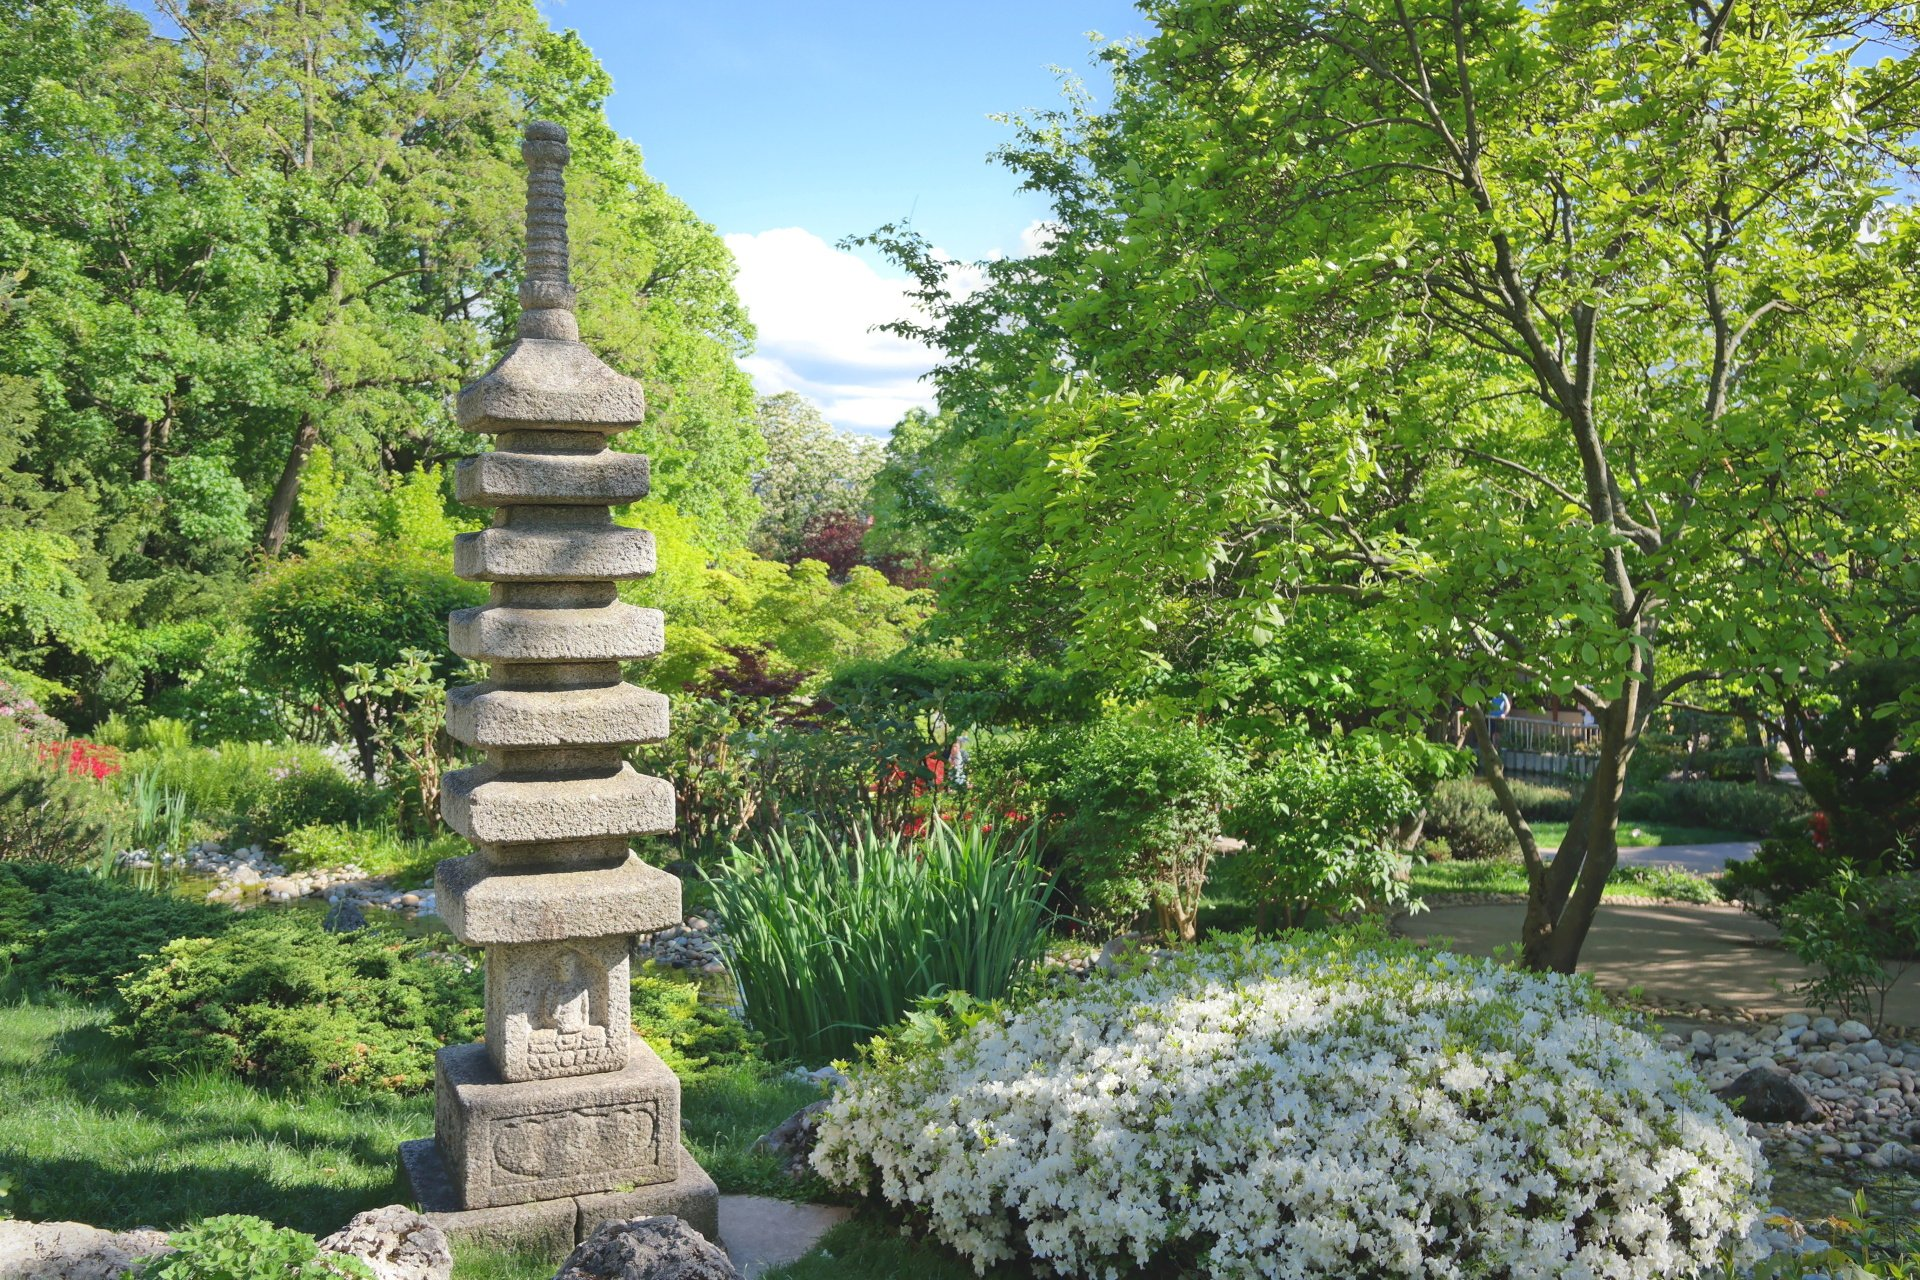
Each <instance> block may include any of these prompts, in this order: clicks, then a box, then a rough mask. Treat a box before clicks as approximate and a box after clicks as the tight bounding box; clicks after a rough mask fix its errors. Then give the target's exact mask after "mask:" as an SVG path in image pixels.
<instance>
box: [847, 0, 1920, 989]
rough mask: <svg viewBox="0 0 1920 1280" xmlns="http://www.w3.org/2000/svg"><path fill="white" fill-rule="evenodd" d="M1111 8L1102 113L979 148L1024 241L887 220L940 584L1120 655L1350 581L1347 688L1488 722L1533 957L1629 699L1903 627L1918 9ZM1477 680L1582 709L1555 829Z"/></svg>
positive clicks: (964, 600)
mask: <svg viewBox="0 0 1920 1280" xmlns="http://www.w3.org/2000/svg"><path fill="white" fill-rule="evenodd" d="M1143 7H1144V8H1145V9H1146V10H1147V11H1148V13H1149V14H1150V15H1151V16H1152V18H1153V19H1154V20H1155V22H1156V24H1157V26H1158V30H1159V33H1158V34H1157V35H1156V36H1155V37H1154V38H1153V39H1152V40H1151V41H1149V42H1147V43H1146V44H1144V45H1143V46H1140V47H1138V48H1128V49H1119V48H1116V49H1113V50H1110V51H1109V53H1108V55H1107V56H1108V58H1109V60H1110V62H1111V64H1112V66H1113V70H1114V75H1115V94H1114V101H1113V105H1112V106H1111V108H1109V109H1105V110H1095V109H1094V108H1092V107H1091V106H1089V105H1088V104H1087V102H1086V101H1084V100H1077V101H1075V102H1074V103H1072V104H1070V105H1069V107H1068V108H1067V109H1065V110H1063V111H1060V112H1057V113H1054V114H1051V115H1048V116H1044V117H1040V118H1038V119H1035V120H1031V121H1028V122H1026V123H1025V125H1024V126H1023V130H1022V133H1021V135H1020V140H1019V141H1018V142H1017V143H1016V144H1015V145H1014V146H1013V147H1011V148H1009V150H1008V152H1007V156H1006V158H1007V159H1008V160H1009V161H1010V163H1011V164H1012V165H1013V166H1014V167H1015V169H1016V170H1018V171H1019V172H1021V173H1022V174H1023V175H1024V176H1025V179H1026V182H1027V184H1028V185H1029V186H1030V187H1033V188H1036V189H1039V190H1042V191H1045V192H1047V193H1049V194H1051V195H1052V196H1053V197H1054V199H1055V202H1056V207H1057V209H1058V210H1059V216H1060V227H1059V230H1058V234H1057V236H1056V238H1055V240H1054V242H1053V245H1052V247H1051V248H1050V249H1049V250H1047V251H1046V252H1044V253H1043V254H1041V255H1039V256H1037V257H1035V258H1032V259H1028V260H1026V261H1023V262H1021V263H1018V264H1008V265H1006V266H1003V267H1001V268H1000V269H999V270H998V271H997V272H996V273H994V274H993V275H992V276H991V277H990V280H989V284H988V287H987V288H986V289H985V290H982V291H980V292H977V293H975V294H973V295H971V296H969V297H965V298H946V297H943V289H942V284H943V280H942V270H941V266H940V264H939V263H937V262H935V261H934V260H933V259H932V258H931V257H930V256H928V255H926V254H925V253H924V245H921V244H918V243H916V242H915V241H913V240H912V238H911V237H906V236H900V235H897V234H893V233H887V234H885V235H883V236H882V239H883V240H885V241H888V242H890V243H891V244H892V246H893V247H894V248H895V249H896V251H897V252H898V253H899V254H900V255H901V256H902V257H903V258H904V259H905V260H907V261H908V262H909V264H910V265H913V266H915V267H916V269H917V270H919V272H920V274H921V279H922V283H923V289H924V292H925V294H926V295H927V298H926V300H927V301H928V302H929V303H930V305H931V307H932V310H933V315H934V318H933V320H932V321H931V322H930V323H929V324H928V325H926V326H925V327H924V328H922V329H920V330H918V331H917V332H919V333H921V334H922V335H923V336H927V337H930V338H932V339H933V340H935V341H937V342H939V343H940V344H941V345H942V346H943V347H944V349H945V351H946V353H947V356H948V361H947V363H946V365H945V366H944V367H943V369H942V370H941V372H940V375H939V376H940V379H941V390H942V393H943V407H945V408H947V409H949V410H950V411H951V412H952V414H953V417H954V419H955V421H954V424H953V426H952V427H951V430H952V431H953V432H954V433H955V435H956V436H957V438H958V439H959V441H960V442H961V446H965V447H964V448H960V451H961V452H963V453H966V454H967V456H969V457H970V458H971V459H972V461H971V463H970V468H971V469H970V472H969V476H970V479H971V481H972V482H973V483H974V484H975V486H976V489H977V492H976V494H975V498H974V502H975V507H976V509H975V511H974V513H973V520H974V525H973V529H972V532H971V533H970V534H969V535H968V538H967V542H966V545H965V547H964V549H963V551H962V553H961V555H960V556H959V557H958V560H957V563H956V564H955V565H954V567H953V575H952V586H951V590H950V591H949V592H948V595H947V597H946V601H945V603H946V604H947V606H948V607H949V608H950V609H951V610H952V611H953V613H954V616H955V618H956V620H957V621H958V622H959V623H960V624H961V625H963V626H965V627H966V628H967V629H968V631H969V632H970V633H971V634H972V635H973V636H974V637H976V640H977V641H978V642H979V643H1000V644H1004V645H1008V646H1011V647H1014V648H1018V649H1026V650H1028V651H1033V652H1046V651H1050V650H1054V649H1059V648H1064V649H1065V650H1066V651H1067V652H1068V653H1069V654H1071V655H1072V656H1073V658H1074V659H1075V660H1076V661H1078V662H1080V663H1081V664H1084V665H1091V666H1098V667H1103V668H1107V669H1114V670H1129V669H1131V670H1152V669H1154V668H1156V667H1167V666H1178V665H1180V664H1182V663H1186V662H1191V661H1194V660H1196V655H1198V656H1199V657H1201V658H1203V657H1204V655H1205V653H1206V652H1207V651H1208V650H1209V648H1211V647H1213V646H1217V645H1218V644H1220V643H1221V642H1222V641H1223V639H1225V640H1230V641H1231V642H1232V643H1236V644H1240V643H1251V644H1255V645H1259V644H1264V643H1266V642H1268V641H1269V640H1270V639H1271V638H1272V637H1273V636H1274V635H1275V634H1276V633H1278V632H1279V631H1281V630H1282V629H1284V628H1286V627H1288V626H1289V625H1294V624H1295V623H1296V621H1297V620H1298V619H1299V618H1300V616H1301V612H1302V610H1303V609H1305V608H1307V602H1309V601H1313V602H1314V603H1315V607H1316V609H1317V608H1318V607H1320V606H1321V605H1329V606H1338V607H1340V608H1343V609H1346V610H1349V611H1354V612H1356V613H1357V614H1359V615H1361V616H1364V617H1365V618H1366V619H1368V621H1369V624H1370V625H1372V626H1374V627H1378V628H1380V630H1381V631H1382V632H1383V633H1384V635H1385V636H1386V637H1387V638H1388V639H1389V641H1390V645H1389V653H1390V655H1391V658H1392V660H1391V661H1390V662H1389V663H1388V664H1387V665H1386V666H1385V667H1384V668H1383V670H1382V671H1381V673H1380V675H1379V678H1378V685H1377V687H1376V688H1375V689H1374V691H1373V693H1374V697H1375V700H1376V703H1377V704H1378V705H1383V706H1399V707H1402V708H1404V709H1405V710H1406V711H1407V712H1408V713H1409V714H1410V715H1417V714H1421V713H1426V714H1432V713H1434V712H1437V711H1440V710H1443V709H1444V708H1446V707H1447V706H1448V705H1449V703H1450V702H1453V701H1455V700H1457V701H1458V702H1459V703H1461V704H1464V705H1465V707H1466V708H1467V709H1468V712H1469V715H1470V717H1471V718H1473V719H1476V720H1479V721H1480V727H1481V734H1480V738H1481V745H1482V748H1483V752H1484V754H1485V755H1486V756H1487V763H1488V765H1489V766H1490V771H1491V772H1492V773H1493V775H1494V780H1495V782H1496V790H1498V791H1499V792H1500V793H1501V794H1502V797H1503V800H1504V802H1505V808H1506V809H1507V812H1508V817H1509V820H1510V821H1511V822H1512V823H1513V825H1514V826H1515V828H1516V831H1517V833H1518V835H1519V837H1520V840H1521V843H1522V845H1523V847H1524V850H1525V855H1526V858H1527V863H1528V870H1529V876H1530V880H1531V883H1532V891H1531V893H1530V903H1529V909H1528V915H1527V921H1526V925H1525V936H1524V938H1523V942H1524V946H1525V951H1526V955H1527V958H1528V960H1529V961H1530V962H1531V963H1532V964H1534V965H1536V966H1541V967H1553V968H1559V969H1570V968H1571V967H1572V966H1573V964H1574V962H1575V960H1576V959H1577V957H1578V954H1579V950H1580V947H1581V943H1582V941H1583V940H1584V937H1585V935H1586V932H1587V928H1588V926H1589V924H1590V922H1591V919H1592V914H1593V907H1594V906H1595V905H1596V904H1597V902H1598V901H1599V897H1600V892H1601V888H1602V886H1603V884H1604V883H1605V881H1606V879H1607V877H1608V875H1609V874H1610V873H1611V871H1612V868H1613V866H1614V863H1615V858H1616V848H1615V838H1614V831H1615V824H1616V818H1617V801H1618V797H1619V794H1620V789H1621V785H1622V781H1623V778H1624V776H1625V769H1626V765H1627V762H1628V761H1629V760H1630V758H1631V757H1632V754H1633V752H1634V750H1635V747H1636V745H1637V743H1638V741H1639V738H1640V735H1641V734H1642V732H1643V731H1644V730H1645V729H1646V727H1647V724H1648V721H1649V717H1650V716H1651V715H1652V713H1653V712H1654V711H1655V710H1656V709H1657V708H1659V707H1660V706H1662V705H1663V704H1668V703H1671V702H1673V701H1675V700H1680V699H1690V700H1698V701H1711V700H1712V699H1714V698H1716V697H1723V696H1728V695H1737V694H1741V693H1752V692H1755V691H1758V692H1760V693H1762V694H1764V695H1774V694H1777V693H1778V692H1779V691H1780V690H1781V689H1783V688H1786V687H1791V686H1796V685H1798V684H1800V683H1801V682H1802V681H1804V680H1805V679H1807V677H1808V676H1809V675H1810V674H1817V673H1819V672H1821V671H1824V670H1825V669H1826V667H1827V666H1828V665H1829V664H1831V663H1832V662H1834V661H1836V660H1838V659H1840V658H1843V657H1847V656H1858V655H1862V654H1881V653H1886V654H1892V653H1900V652H1913V651H1914V650H1915V649H1916V647H1920V617H1916V615H1915V612H1914V609H1913V601H1914V600H1915V599H1916V598H1920V597H1916V596H1915V595H1914V593H1913V590H1912V588H1913V584H1914V580H1915V578H1916V576H1920V562H1917V561H1916V556H1917V555H1920V540H1917V535H1920V506H1917V505H1916V501H1915V495H1916V494H1920V450H1917V449H1916V443H1915V435H1914V429H1913V420H1914V405H1913V401H1912V400H1911V398H1910V397H1909V396H1908V394H1907V393H1906V392H1905V391H1904V390H1902V389H1901V388H1900V386H1899V385H1898V380H1897V379H1896V378H1895V377H1894V376H1892V372H1891V371H1892V370H1894V369H1895V368H1897V367H1900V366H1903V365H1904V364H1905V363H1906V362H1907V361H1908V360H1909V359H1910V358H1911V356H1912V354H1913V351H1914V350H1915V347H1916V340H1915V334H1914V329H1913V323H1912V316H1913V315H1914V313H1915V303H1916V297H1915V284H1916V279H1920V277H1916V274H1915V265H1916V264H1915V260H1914V258H1915V248H1916V245H1920V236H1917V235H1916V231H1920V228H1917V227H1916V222H1915V218H1914V209H1913V205H1912V202H1911V200H1910V199H1909V198H1906V197H1904V196H1901V195H1899V194H1898V188H1899V183H1900V182H1901V180H1903V179H1904V180H1907V181H1911V180H1912V177H1913V172H1914V165H1915V161H1916V158H1920V153H1917V152H1916V150H1915V138H1916V130H1917V129H1920V60H1916V59H1915V57H1914V55H1913V37H1914V35H1915V34H1916V29H1915V25H1914V18H1913V14H1912V11H1911V10H1910V9H1905V8H1901V9H1893V10H1886V9H1882V8H1878V7H1874V8H1867V7H1849V6H1848V5H1846V4H1841V3H1835V2H1834V0H1818V2H1816V3H1814V4H1812V5H1806V4H1799V5H1785V4H1780V3H1777V2H1776V0H1724V2H1722V3H1713V2H1712V0H1690V2H1688V3H1681V2H1680V0H1625V2H1622V0H1605V2H1601V0H1550V2H1548V3H1520V2H1519V0H1337V2H1336V3H1333V4H1330V5H1329V4H1325V3H1319V2H1318V0H1316V2H1314V3H1308V2H1307V0H1154V2H1153V3H1148V4H1145V5H1144V6H1143ZM1910 189H1911V188H1909V190H1910ZM1036 386H1037V387H1038V388H1040V391H1041V392H1042V393H1044V394H1041V395H1039V396H1036V395H1034V394H1033V393H1032V392H1031V391H1030V390H1029V388H1032V387H1036ZM970 441H971V442H974V443H973V444H971V445H968V442H970ZM980 441H986V442H988V445H989V446H990V447H981V445H980V444H979V443H978V442H980ZM957 447H959V446H957ZM969 450H970V451H969ZM1903 592H1904V594H1903ZM1496 692H1505V693H1509V694H1533V695H1539V696H1545V695H1554V696H1558V697H1560V698H1563V699H1567V700H1571V701H1573V702H1576V703H1579V704H1581V705H1584V706H1585V707H1587V708H1588V709H1589V710H1591V711H1592V712H1593V714H1594V716H1595V718H1596V721H1597V722H1598V724H1599V725H1600V726H1601V729H1602V734H1601V740H1600V754H1599V759H1598V762H1597V767H1596V769H1595V773H1594V777H1593V781H1592V783H1591V784H1590V786H1589V787H1588V789H1587V791H1586V793H1585V796H1584V797H1583V799H1582V802H1581V805H1582V807H1581V811H1580V815H1579V819H1578V821H1576V822H1575V823H1574V825H1573V829H1572V831H1571V832H1570V834H1569V836H1568V838H1567V841H1566V843H1564V844H1563V845H1562V846H1561V849H1560V852H1559V854H1558V856H1557V857H1556V858H1555V859H1554V860H1553V861H1552V863H1551V864H1548V863H1547V862H1546V861H1545V859H1544V858H1543V857H1542V855H1541V851H1540V850H1539V848H1538V847H1537V845H1536V844H1535V842H1534V840H1533V838H1532V835H1531V832H1530V831H1529V830H1528V829H1527V826H1526V823H1525V822H1524V820H1523V819H1522V818H1521V816H1520V814H1519V812H1518V810H1517V808H1515V807H1514V806H1513V805H1512V803H1511V799H1510V797H1508V796H1507V795H1506V788H1505V786H1504V783H1503V781H1502V779H1501V778H1500V776H1499V769H1498V761H1497V757H1496V756H1494V754H1493V753H1492V752H1491V750H1490V744H1488V743H1487V742H1486V733H1485V722H1484V717H1483V716H1481V715H1480V713H1479V709H1480V708H1482V707H1484V706H1485V705H1486V704H1487V702H1488V700H1489V699H1490V698H1491V696H1492V695H1493V694H1495V693H1496Z"/></svg>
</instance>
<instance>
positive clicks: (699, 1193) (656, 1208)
mask: <svg viewBox="0 0 1920 1280" xmlns="http://www.w3.org/2000/svg"><path fill="white" fill-rule="evenodd" d="M574 1204H576V1205H578V1206H579V1210H580V1223H579V1227H578V1228H577V1230H578V1232H579V1238H580V1239H581V1240H585V1239H586V1238H587V1237H588V1236H590V1235H592V1234H593V1233H594V1232H595V1231H596V1230H598V1229H599V1228H600V1227H601V1226H602V1225H603V1224H605V1223H608V1222H625V1221H626V1220H628V1219H630V1218H652V1217H657V1216H659V1215H661V1214H667V1213H670V1214H672V1215H673V1216H674V1217H676V1218H680V1219H683V1220H684V1221H685V1222H686V1224H687V1225H688V1226H690V1227H692V1228H693V1229H694V1230H695V1231H698V1232H699V1233H700V1234H701V1235H703V1236H705V1237H706V1238H707V1239H709V1240H711V1241H713V1242H714V1243H716V1244H718V1243H719V1241H720V1189H719V1188H718V1187H716V1186H714V1185H713V1179H712V1178H710V1177H708V1176H707V1171H706V1170H705V1169H702V1168H701V1167H700V1166H699V1165H697V1164H695V1163H694V1161H693V1157H692V1156H690V1155H688V1154H687V1153H686V1150H685V1148H682V1149H681V1152H680V1176H679V1177H677V1178H675V1179H674V1180H673V1181H672V1182H658V1183H655V1184H654V1185H652V1186H650V1187H634V1188H632V1189H631V1190H624V1191H603V1192H601V1193H599V1194H597V1195H585V1196H576V1197H574Z"/></svg>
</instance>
